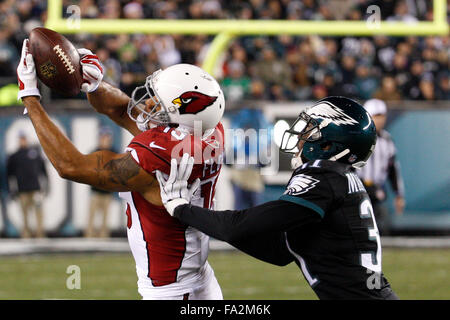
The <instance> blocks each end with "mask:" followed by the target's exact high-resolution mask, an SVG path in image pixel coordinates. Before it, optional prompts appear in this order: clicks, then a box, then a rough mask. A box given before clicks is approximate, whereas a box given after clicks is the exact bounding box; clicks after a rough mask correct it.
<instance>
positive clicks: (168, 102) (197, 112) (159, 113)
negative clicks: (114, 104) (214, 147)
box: [128, 64, 225, 132]
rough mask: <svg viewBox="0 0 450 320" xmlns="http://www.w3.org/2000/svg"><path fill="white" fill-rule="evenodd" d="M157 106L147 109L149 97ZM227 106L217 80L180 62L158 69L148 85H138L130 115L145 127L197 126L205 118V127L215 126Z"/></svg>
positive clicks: (129, 111) (141, 127) (144, 128)
mask: <svg viewBox="0 0 450 320" xmlns="http://www.w3.org/2000/svg"><path fill="white" fill-rule="evenodd" d="M147 99H151V100H152V101H153V102H154V106H153V107H152V108H151V110H146V108H145V101H146V100H147ZM224 110H225V98H224V95H223V92H222V90H221V88H220V86H219V84H218V83H217V81H216V80H215V79H214V78H213V77H212V76H211V75H209V74H208V73H207V72H206V71H204V70H203V69H201V68H199V67H197V66H194V65H190V64H176V65H173V66H170V67H168V68H166V69H165V70H158V71H155V72H154V73H153V74H151V75H150V76H148V77H147V79H146V81H145V85H143V86H140V87H137V88H136V89H134V91H133V93H132V95H131V99H130V102H129V103H128V115H129V116H130V118H131V119H132V120H134V121H135V122H136V123H137V125H138V128H139V129H140V130H142V131H145V130H148V129H149V128H151V127H152V126H158V125H168V124H179V125H181V126H183V127H186V128H187V129H188V130H193V128H194V122H195V121H201V123H202V131H203V132H204V131H205V130H207V129H212V128H214V127H215V126H216V125H217V123H219V121H220V119H221V118H222V115H223V112H224Z"/></svg>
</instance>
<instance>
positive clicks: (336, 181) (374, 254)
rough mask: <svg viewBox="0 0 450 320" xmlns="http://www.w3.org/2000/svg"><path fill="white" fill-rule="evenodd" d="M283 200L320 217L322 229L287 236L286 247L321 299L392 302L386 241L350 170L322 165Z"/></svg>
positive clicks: (307, 169)
mask: <svg viewBox="0 0 450 320" xmlns="http://www.w3.org/2000/svg"><path fill="white" fill-rule="evenodd" d="M280 200H284V201H289V202H292V203H295V204H298V205H299V206H301V207H307V208H309V209H311V210H313V211H314V212H316V213H317V214H318V215H319V216H320V217H321V221H320V223H314V224H309V225H304V226H298V227H297V228H294V229H291V230H288V231H286V232H285V240H286V246H287V249H288V250H289V252H290V253H291V254H292V255H293V256H294V257H295V262H296V263H297V265H298V266H299V267H300V268H301V270H302V272H303V274H304V276H305V278H306V280H307V281H308V283H309V284H310V286H311V287H312V288H313V290H314V291H315V292H316V294H317V295H318V296H319V298H321V299H327V298H328V299H338V298H343V299H358V298H368V299H370V298H375V299H385V298H392V297H393V295H394V294H393V293H392V290H391V289H390V286H389V283H388V281H387V280H386V279H385V277H384V276H383V273H382V268H381V266H382V253H381V243H380V236H379V233H378V229H377V225H376V222H375V219H374V215H373V210H372V205H371V203H370V200H369V197H368V195H367V193H366V190H365V189H364V186H363V184H362V182H361V181H360V179H359V178H358V177H357V175H356V174H354V173H353V172H351V171H350V167H349V166H347V165H344V164H340V163H338V162H333V161H326V160H316V161H312V162H308V163H306V164H304V165H303V166H301V167H299V168H298V169H297V170H295V171H294V173H293V174H292V177H291V179H290V180H289V183H288V184H287V187H286V191H285V192H284V194H283V195H282V196H281V197H280Z"/></svg>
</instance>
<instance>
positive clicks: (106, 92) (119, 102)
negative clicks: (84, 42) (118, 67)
mask: <svg viewBox="0 0 450 320" xmlns="http://www.w3.org/2000/svg"><path fill="white" fill-rule="evenodd" d="M78 53H79V54H80V57H81V58H80V64H81V69H82V71H83V84H82V86H81V91H83V92H86V94H87V98H88V100H89V103H90V104H91V105H92V107H94V109H95V110H96V111H97V112H99V113H102V114H105V115H106V116H108V117H109V118H110V119H111V120H113V121H114V122H115V123H117V124H118V125H119V126H121V127H122V128H125V129H126V130H128V131H129V132H130V133H131V134H132V135H134V136H135V135H137V134H139V133H140V132H141V131H140V130H139V129H138V128H137V126H136V123H135V122H134V121H132V120H131V119H130V117H129V116H128V114H127V107H128V101H129V100H130V97H128V96H127V95H126V94H125V93H124V92H122V91H121V90H120V89H118V88H115V87H113V86H112V85H110V84H108V83H106V82H104V81H102V79H103V68H102V66H101V64H100V61H99V59H98V57H97V56H96V55H95V54H94V53H92V52H91V51H90V50H88V49H84V48H82V49H78Z"/></svg>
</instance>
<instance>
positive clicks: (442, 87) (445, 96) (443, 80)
mask: <svg viewBox="0 0 450 320" xmlns="http://www.w3.org/2000/svg"><path fill="white" fill-rule="evenodd" d="M435 97H436V99H437V100H447V101H448V100H450V74H449V72H448V71H442V72H440V73H439V74H438V85H437V88H436V96H435Z"/></svg>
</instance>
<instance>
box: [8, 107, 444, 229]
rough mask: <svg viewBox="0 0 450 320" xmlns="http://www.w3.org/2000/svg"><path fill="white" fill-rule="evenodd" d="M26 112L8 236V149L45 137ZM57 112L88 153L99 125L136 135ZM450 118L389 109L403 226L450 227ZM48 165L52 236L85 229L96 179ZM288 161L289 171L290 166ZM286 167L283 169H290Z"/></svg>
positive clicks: (11, 134) (15, 223)
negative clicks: (79, 179)
mask: <svg viewBox="0 0 450 320" xmlns="http://www.w3.org/2000/svg"><path fill="white" fill-rule="evenodd" d="M302 106H303V105H302ZM291 107H292V106H290V107H289V108H291ZM285 108H286V107H283V106H277V105H273V104H271V107H270V110H272V111H271V112H273V110H279V112H280V113H283V109H285ZM295 109H298V108H295ZM2 111H3V110H2ZM20 111H21V109H20ZM20 113H21V112H19V108H17V112H15V113H14V114H11V113H9V114H6V115H3V116H1V117H0V150H2V151H1V153H0V191H1V206H0V213H1V214H0V234H1V235H2V236H6V237H15V236H18V230H19V228H20V226H21V224H22V217H21V216H22V215H21V213H20V208H19V205H18V204H17V202H16V201H13V200H11V199H10V198H9V197H8V195H7V192H6V170H5V165H6V159H7V155H8V154H10V153H11V152H13V151H14V150H16V148H17V135H18V131H19V130H23V131H25V132H26V133H27V134H28V136H29V140H30V141H31V142H32V143H38V140H37V137H36V135H35V133H34V130H33V128H32V124H31V122H30V120H29V119H28V118H27V117H24V116H22V115H20ZM50 114H51V117H52V119H54V120H55V122H56V123H57V124H58V126H59V127H60V128H61V129H62V131H64V132H65V133H66V134H67V135H68V137H69V138H70V139H71V140H72V141H73V143H74V144H75V146H77V147H78V148H79V149H80V151H81V152H84V153H88V152H90V151H91V150H93V149H94V148H95V147H96V143H97V136H98V130H99V128H100V127H102V126H109V127H110V128H111V129H112V131H113V135H114V148H115V149H116V150H117V151H121V150H123V149H124V147H125V146H126V145H127V143H128V142H129V141H130V139H131V135H130V134H129V133H127V132H126V131H125V130H122V129H120V128H118V127H117V126H116V125H114V124H113V123H112V122H111V121H110V120H109V119H108V118H106V117H104V116H101V115H96V114H93V113H92V112H89V111H73V110H72V111H70V112H66V111H54V112H51V113H50ZM0 115H1V114H0ZM448 123H450V110H448V109H444V110H435V109H431V108H430V109H420V110H393V111H392V112H391V113H390V115H389V118H388V130H389V131H390V133H391V135H392V137H393V139H394V141H395V142H396V145H397V148H398V157H399V161H400V163H401V171H402V174H403V177H404V181H405V189H406V202H407V206H406V212H405V214H404V215H403V216H394V215H393V227H394V228H395V229H397V230H428V231H429V230H436V231H443V230H444V231H448V230H450V198H449V196H448V195H449V194H450V170H449V167H448V164H449V163H450V150H449V149H448V148H447V145H446V144H447V143H446V142H447V141H450V128H449V126H448ZM47 169H48V172H49V177H50V184H51V186H50V193H49V195H48V197H46V199H45V201H44V212H45V228H46V230H47V232H48V234H49V235H50V236H77V235H80V234H81V231H82V230H83V229H84V228H85V225H86V221H87V214H88V206H89V194H90V189H89V186H86V185H81V184H78V183H73V182H69V181H66V180H63V179H61V178H60V177H59V176H58V174H57V173H56V171H55V170H54V169H53V167H52V166H51V164H50V163H49V162H48V161H47ZM280 169H281V171H283V170H285V171H286V172H284V173H285V174H287V175H289V172H288V170H286V169H285V168H280ZM281 171H280V172H279V174H277V176H282V174H283V172H281ZM267 182H268V184H267V187H266V191H265V197H264V198H265V200H266V201H269V200H273V199H277V198H278V197H279V196H280V195H281V194H282V193H283V191H284V190H283V189H284V185H283V184H284V183H285V182H287V180H286V181H284V182H273V180H271V179H270V177H267ZM390 197H391V198H392V194H391V193H390ZM232 206H233V194H232V189H231V185H230V182H229V179H228V171H227V168H226V167H224V169H223V172H222V174H221V177H220V179H219V183H218V191H217V208H218V209H227V208H231V207H232ZM110 211H111V213H110V216H109V225H110V228H111V229H112V230H113V231H114V233H113V234H116V235H124V232H125V225H126V217H125V214H124V204H123V203H122V201H121V200H120V199H119V198H118V197H117V196H115V198H114V202H113V204H112V206H111V208H110Z"/></svg>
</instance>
